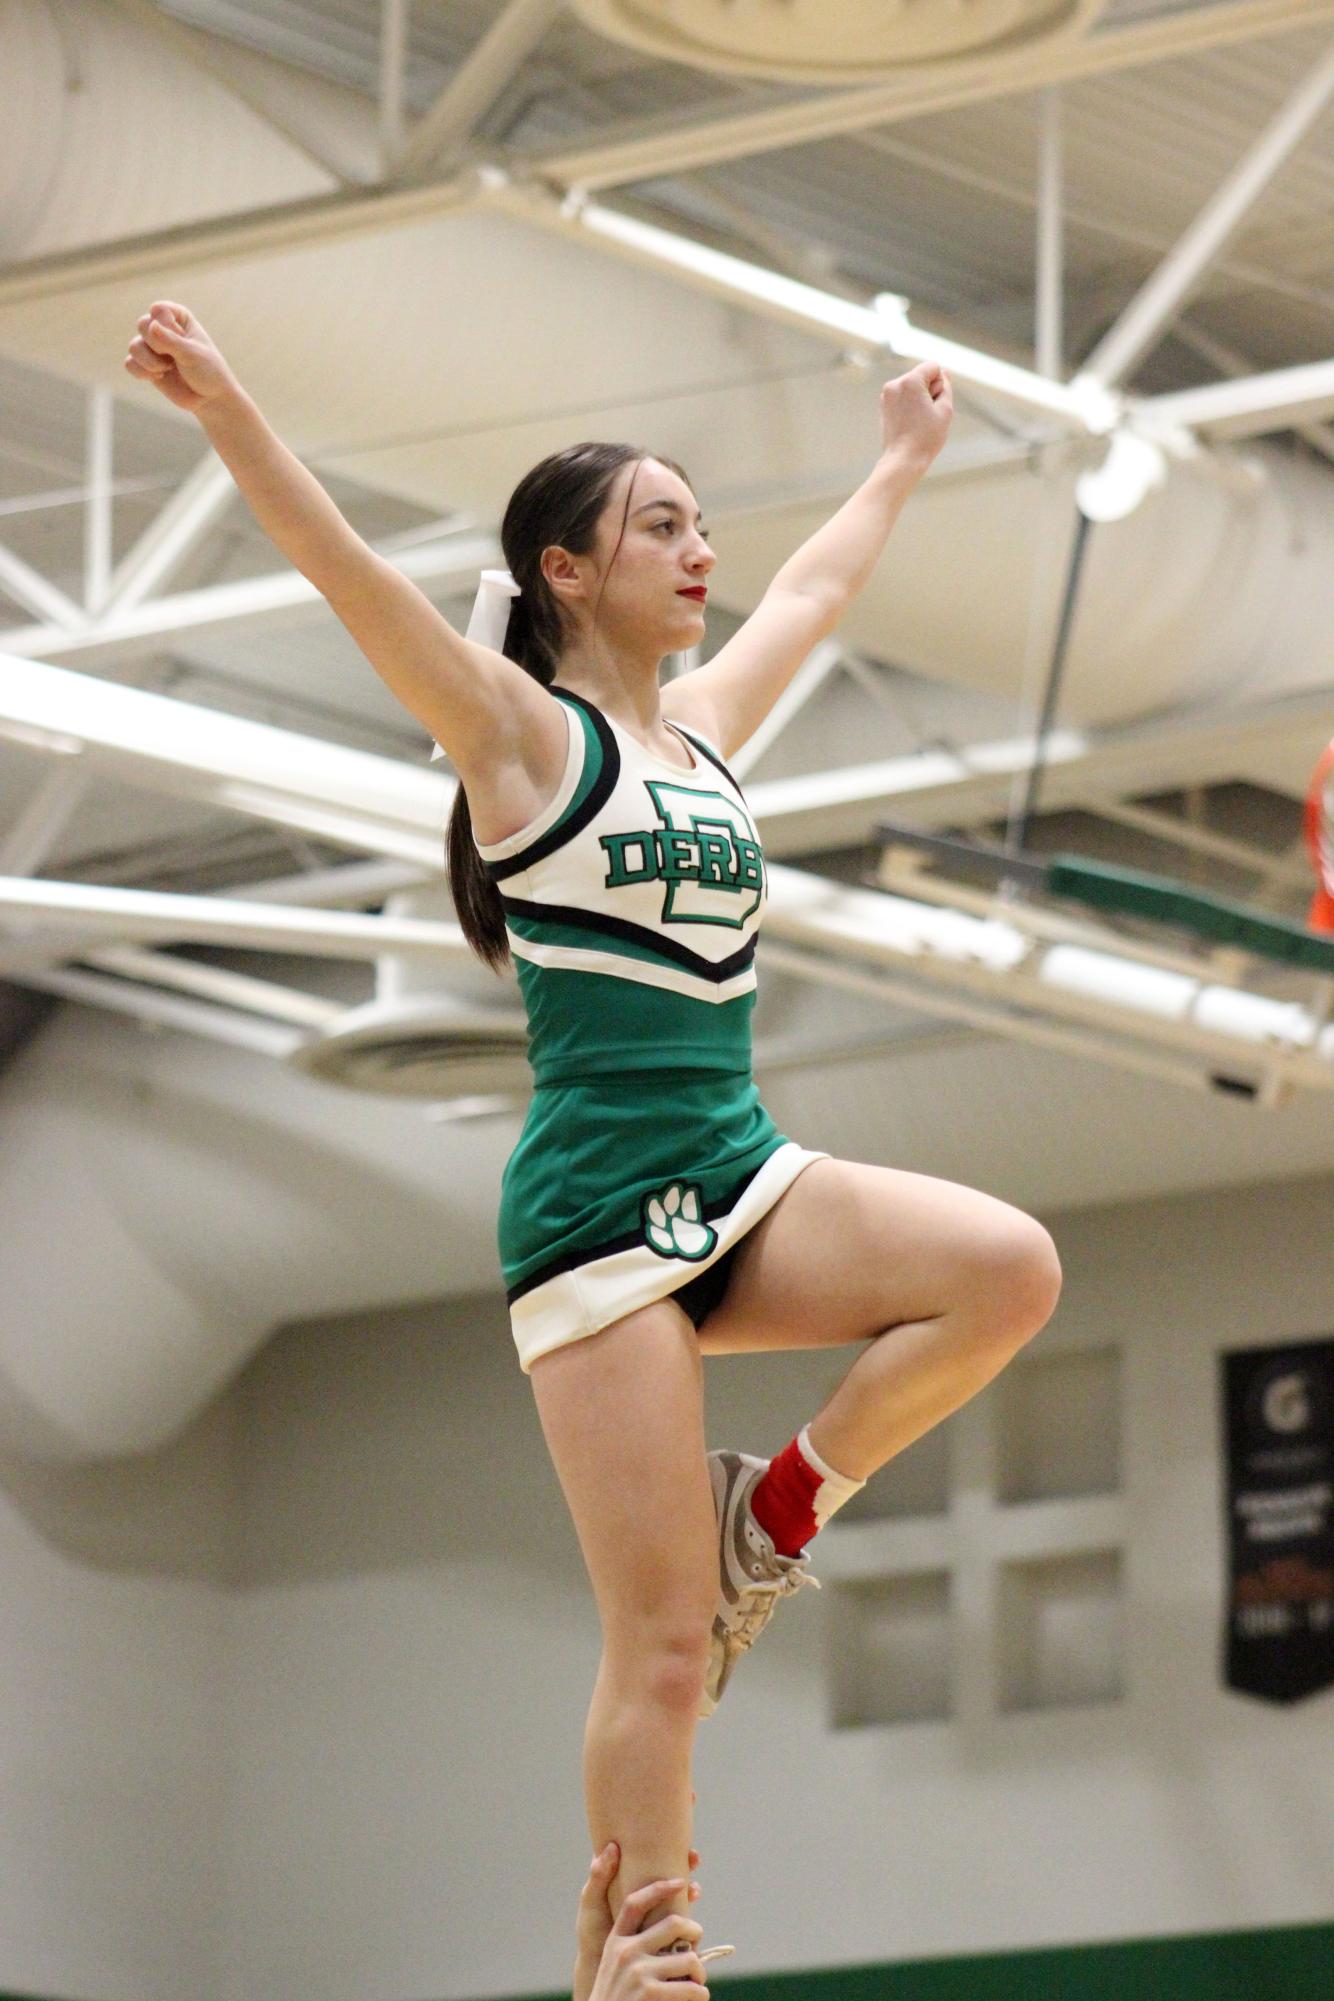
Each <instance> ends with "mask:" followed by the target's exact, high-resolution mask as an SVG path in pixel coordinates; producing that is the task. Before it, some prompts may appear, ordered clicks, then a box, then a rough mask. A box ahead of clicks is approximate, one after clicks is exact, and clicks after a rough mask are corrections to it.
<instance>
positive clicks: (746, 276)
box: [561, 189, 886, 347]
mask: <svg viewBox="0 0 1334 2001" xmlns="http://www.w3.org/2000/svg"><path fill="white" fill-rule="evenodd" d="M561 212H562V214H564V215H565V216H567V217H569V218H570V219H572V220H575V221H578V222H579V223H581V224H582V226H583V227H584V228H585V229H588V230H591V231H592V232H593V234H594V235H595V236H604V237H606V238H607V239H608V240H609V241H610V242H613V243H619V244H621V245H623V246H624V248H625V249H627V250H636V251H638V252H640V254H641V255H643V256H645V257H647V258H648V259H649V260H650V261H651V262H652V263H655V264H663V265H668V266H671V267H673V268H674V269H676V270H678V271H683V272H685V273H687V274H688V275H689V276H690V277H692V278H697V279H702V280H703V281H704V283H705V284H707V285H709V286H712V287H714V288H716V289H717V290H719V291H721V292H724V293H726V294H727V295H728V296H730V297H742V298H746V299H751V300H753V301H754V302H755V304H756V305H761V306H767V307H769V308H771V309H772V310H773V311H775V312H777V313H779V314H780V315H781V316H782V317H783V318H784V319H790V320H795V321H797V322H798V324H803V325H807V326H816V327H822V328H827V329H829V331H830V332H833V333H838V334H843V335H846V336H847V337H848V338H849V339H851V340H855V341H859V342H862V343H863V344H865V345H866V346H869V347H884V346H885V344H886V343H885V337H884V329H883V327H882V326H881V323H880V316H879V314H877V313H875V312H872V311H871V309H870V308H869V307H868V306H858V305H855V304H854V303H853V302H852V301H851V300H850V299H840V298H839V297H838V296H837V294H836V293H833V292H822V291H821V290H820V289H819V287H818V286H816V285H804V284H802V282H801V281H800V279H797V278H786V277H784V276H783V274H782V272H781V271H769V270H766V269H765V267H764V266H763V265H761V264H748V263H746V261H745V259H744V258H741V257H729V256H728V255H727V254H726V253H725V252H724V251H721V250H711V249H709V247H708V245H707V244H703V243H695V242H693V241H692V240H691V238H690V237H688V236H677V235H676V234H675V233H674V232H673V231H672V230H669V229H658V228H657V227H655V225H654V224H653V223H649V222H639V221H638V220H637V219H636V218H635V217H634V216H630V215H621V214H619V213H618V212H617V211H616V210H615V209H609V208H603V207H602V206H601V204H600V203H598V202H592V201H589V200H587V198H586V197H584V196H582V195H581V194H580V192H579V191H578V190H577V189H576V190H573V191H572V192H571V193H570V194H569V195H568V196H567V197H566V199H565V201H564V203H563V204H562V209H561Z"/></svg>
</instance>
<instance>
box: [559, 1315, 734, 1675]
mask: <svg viewBox="0 0 1334 2001" xmlns="http://www.w3.org/2000/svg"><path fill="white" fill-rule="evenodd" d="M529 1381H530V1382H531V1383H532V1386H533V1394H534V1396H535V1397H536V1399H537V1409H538V1416H539V1418H540V1420H541V1424H542V1430H543V1434H544V1436H545V1438H546V1441H547V1447H548V1449H549V1451H550V1453H551V1458H552V1463H553V1464H554V1466H555V1468H556V1473H557V1476H558V1478H559V1480H560V1483H561V1487H562V1489H563V1491H564V1494H565V1499H566V1501H567V1503H568V1504H569V1509H570V1513H571V1515H572V1517H573V1519H574V1526H575V1532H576V1534H577V1535H578V1538H579V1546H580V1548H581V1549H582V1551H583V1554H584V1562H585V1563H586V1565H587V1566H588V1575H589V1579H590V1581H591V1583H592V1586H593V1595H594V1597H595V1598H596V1600H597V1606H598V1612H599V1614H600V1616H601V1619H602V1629H603V1634H604V1637H605V1638H606V1640H607V1643H608V1645H609V1647H615V1646H616V1645H617V1643H618V1642H620V1641H622V1640H625V1641H626V1642H628V1643H630V1644H633V1643H634V1641H635V1639H636V1638H642V1636H643V1635H644V1634H645V1632H651V1631H654V1630H657V1632H658V1633H659V1634H660V1635H661V1636H663V1637H666V1636H668V1635H669V1634H670V1633H671V1632H672V1631H673V1630H677V1631H679V1632H680V1633H681V1635H682V1637H683V1639H688V1637H689V1635H691V1634H692V1633H693V1634H695V1635H696V1636H698V1635H699V1634H700V1633H701V1632H702V1633H703V1634H704V1635H705V1636H707V1633H708V1629H709V1626H710V1624H711V1622H712V1618H713V1611H714V1603H715V1600H716V1598H717V1595H718V1549H717V1541H718V1532H717V1526H716V1522H715V1516H714V1507H713V1496H712V1492H711V1490H710V1487H709V1476H708V1466H707V1463H706V1458H705V1451H706V1448H705V1443H704V1392H703V1369H702V1366H701V1362H700V1355H699V1346H698V1342H697V1340H696V1336H695V1329H694V1328H693V1327H692V1325H691V1323H690V1321H689V1319H688V1318H687V1316H686V1314H685V1313H683V1312H682V1310H681V1308H680V1307H679V1306H678V1305H677V1304H676V1302H675V1301H674V1300H671V1299H663V1300H658V1301H657V1302H656V1303H655V1304H654V1305H652V1306H646V1307H643V1308H641V1309H640V1311H639V1312H637V1313H631V1314H628V1315H626V1317H625V1318H624V1319H623V1320H618V1321H615V1322H614V1323H613V1324H612V1325H611V1326H610V1327H604V1328H603V1329H602V1330H601V1331H600V1332H599V1333H597V1334H590V1335H588V1336H586V1337H585V1338H584V1339H583V1340H581V1341H574V1342H571V1343H570V1344H569V1346H567V1347H564V1348H557V1349H556V1350H555V1351H554V1352H553V1353H551V1354H549V1355H543V1356H542V1357H541V1358H540V1359H539V1360H538V1361H536V1362H535V1363H534V1364H533V1367H532V1370H531V1373H530V1375H529Z"/></svg>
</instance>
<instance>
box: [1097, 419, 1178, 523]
mask: <svg viewBox="0 0 1334 2001" xmlns="http://www.w3.org/2000/svg"><path fill="white" fill-rule="evenodd" d="M1166 478H1167V460H1166V459H1165V457H1164V456H1163V454H1162V452H1160V451H1159V449H1158V447H1157V445H1154V444H1150V442H1149V440H1148V439H1147V438H1138V437H1136V435H1135V433H1134V432H1133V431H1127V430H1120V431H1115V432H1113V434H1112V442H1111V444H1110V446H1109V447H1108V451H1107V456H1106V458H1105V459H1104V460H1103V462H1102V464H1101V465H1100V466H1097V467H1096V468H1095V469H1094V470H1092V471H1091V472H1083V473H1081V474H1080V475H1079V478H1078V479H1077V480H1076V481H1075V498H1076V500H1077V501H1078V502H1079V511H1080V513H1081V514H1083V515H1084V516H1085V517H1086V518H1087V519H1088V520H1089V521H1122V520H1124V519H1125V517H1126V515H1128V514H1133V513H1134V511H1135V509H1136V508H1137V507H1138V506H1139V504H1140V502H1141V501H1142V500H1143V498H1144V496H1145V494H1146V493H1148V491H1149V490H1150V488H1151V487H1155V486H1161V485H1162V484H1163V481H1164V480H1165V479H1166Z"/></svg>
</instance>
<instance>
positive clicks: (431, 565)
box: [0, 489, 502, 664]
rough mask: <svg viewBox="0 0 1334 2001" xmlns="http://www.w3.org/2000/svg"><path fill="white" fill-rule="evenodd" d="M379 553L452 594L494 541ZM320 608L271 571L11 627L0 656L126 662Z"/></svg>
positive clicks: (304, 586)
mask: <svg viewBox="0 0 1334 2001" xmlns="http://www.w3.org/2000/svg"><path fill="white" fill-rule="evenodd" d="M219 491H220V489H219ZM4 553H5V552H4V551H3V550H0V582H3V581H4V568H3V558H4ZM382 553H383V555H384V558H385V561H386V562H389V563H392V564H393V565H394V566H395V568H396V569H399V570H401V571H402V573H403V575H404V576H405V577H412V578H414V579H415V580H416V582H418V583H430V584H437V585H441V586H443V587H444V588H446V589H448V588H449V587H450V586H451V585H452V584H455V583H457V584H458V585H459V587H460V588H463V587H466V585H468V584H469V583H472V584H475V583H476V581H477V578H478V575H479V573H480V572H481V571H482V570H484V569H488V568H490V567H491V566H492V565H494V564H495V563H497V562H499V561H501V560H502V558H501V555H500V545H499V542H498V541H497V540H496V538H495V537H494V536H479V535H466V536H455V537H442V538H441V539H440V540H439V541H437V542H433V543H422V544H419V545H417V546H415V547H408V548H392V547H390V548H385V549H384V550H383V551H382ZM38 581H39V582H40V581H41V580H40V579H39V580H38ZM323 602H324V600H323V599H322V598H321V596H320V593H319V592H318V591H317V590H316V588H315V586H314V584H312V583H311V582H310V581H309V580H308V579H307V578H306V577H303V576H302V575H301V572H300V571H299V570H295V569H284V570H276V571H272V572H270V573H269V574H268V575H266V576H262V577H244V578H241V579H240V580H239V581H238V582H236V583H232V584H210V585H208V586H207V587H206V588H205V589H203V590H197V591H180V592H177V593H176V594H175V595H174V596H172V597H165V598H152V599H150V600H148V602H147V603H136V602H131V603H130V604H129V606H128V608H127V609H125V610H123V611H122V610H116V611H112V610H111V608H110V607H108V610H107V612H106V614H105V615H104V616H103V617H102V618H100V619H97V620H94V621H85V622H84V623H83V624H82V625H81V626H80V627H79V628H78V629H77V630H70V629H68V628H66V627H64V626H62V625H60V624H52V625H47V626H18V627H15V628H12V629H11V630H10V631H8V632H0V651H5V652H8V653H10V654H11V655H15V656H19V657H22V658H25V659H29V660H50V659H57V658H58V659H62V660H70V661H80V662H87V663H90V664H91V663H96V662H107V661H112V660H116V659H119V658H121V657H129V658H131V659H133V658H137V657H139V656H140V655H142V652H143V643H144V641H145V640H152V641H155V642H158V643H162V642H164V641H166V640H167V639H169V638H171V637H173V636H185V635H188V634H189V633H192V632H200V631H208V630H215V629H216V628H217V627H219V626H223V625H225V626H228V627H231V628H233V629H234V630H236V631H244V630H245V629H246V627H247V626H254V625H260V624H263V625H272V624H275V623H276V624H281V623H282V622H283V620H284V619H285V618H289V617H292V616H293V615H295V616H298V617H300V616H308V615H309V612H310V609H311V607H312V606H314V605H316V604H321V605H322V604H323ZM71 609H73V607H71Z"/></svg>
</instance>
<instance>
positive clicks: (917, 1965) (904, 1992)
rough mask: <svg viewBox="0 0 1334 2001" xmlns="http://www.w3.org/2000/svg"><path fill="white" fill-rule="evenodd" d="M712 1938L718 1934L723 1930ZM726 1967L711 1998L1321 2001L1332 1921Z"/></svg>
mask: <svg viewBox="0 0 1334 2001" xmlns="http://www.w3.org/2000/svg"><path fill="white" fill-rule="evenodd" d="M717 1935H718V1936H719V1937H725V1936H726V1935H727V1927H726V1924H725V1923H724V1924H723V1926H722V1929H721V1931H719V1933H718V1934H717ZM708 1942H709V1940H708V1934H707V1932H706V1934H705V1944H706V1945H707V1944H708ZM732 1964H735V1962H734V1961H729V1960H723V1961H720V1962H719V1966H718V1968H717V1969H715V1970H714V1977H713V1979H712V1981H711V1983H710V1991H711V1992H712V1993H713V1994H714V1995H715V1996H718V1995H720V1994H721V1993H722V1992H723V1991H724V1990H726V1992H727V1993H728V1994H730V1995H734V1996H736V1997H737V2001H741V1997H743V1996H744V1997H745V2001H1135V1997H1137V1996H1141V1997H1152V2001H1324V1997H1325V1996H1326V1995H1328V1994H1330V1993H1331V1992H1334V1923H1330V1924H1314V1925H1290V1926H1284V1927H1282V1928H1278V1929H1274V1930H1271V1931H1240V1932H1208V1933H1200V1934H1198V1935H1195V1936H1190V1937H1183V1938H1152V1939H1135V1940H1132V1941H1130V1942H1128V1943H1124V1944H1119V1943H1118V1944H1115V1945H1073V1946H1049V1947H1044V1948H1041V1949H1037V1950H1031V1951H1025V1952H996V1953H981V1954H976V1955H972V1954H970V1955H969V1956H968V1957H966V1958H963V1959H918V1960H902V1961H898V1962H896V1963H891V1964H887V1965H870V1966H841V1967H820V1968H817V1969H814V1970H813V1971H811V1972H809V1973H760V1974H749V1975H747V1974H728V1973H726V1972H725V1971H723V1970H722V1969H723V1968H725V1967H727V1966H729V1965H732ZM524 2001H562V1997H558V1996H555V1995H541V1996H538V1995H534V1996H531V1997H524ZM563 2001H568V1996H565V1997H563Z"/></svg>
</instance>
